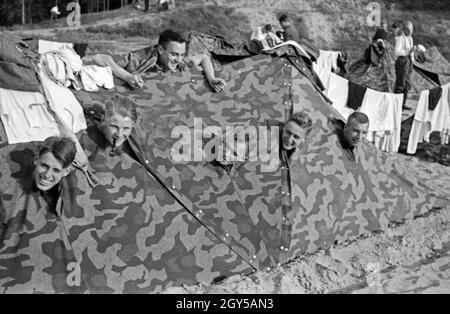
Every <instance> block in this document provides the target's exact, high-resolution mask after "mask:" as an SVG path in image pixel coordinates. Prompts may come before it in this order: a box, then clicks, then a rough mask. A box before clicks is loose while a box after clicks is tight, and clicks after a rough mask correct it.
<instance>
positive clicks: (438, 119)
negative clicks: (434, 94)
mask: <svg viewBox="0 0 450 314" xmlns="http://www.w3.org/2000/svg"><path fill="white" fill-rule="evenodd" d="M449 97H450V84H447V85H445V86H442V94H441V98H440V100H439V102H438V104H437V106H436V107H435V108H434V110H430V106H429V101H430V90H425V91H423V92H422V93H421V94H420V98H419V103H418V105H417V109H416V113H415V115H414V122H413V125H412V127H411V131H410V133H409V140H408V148H407V153H408V154H415V153H416V151H417V146H418V144H419V143H422V142H423V141H425V142H429V141H430V134H431V133H432V132H435V131H438V132H441V133H442V132H444V133H446V131H447V130H450V108H449V105H450V103H449V102H450V99H449ZM444 140H445V139H444Z"/></svg>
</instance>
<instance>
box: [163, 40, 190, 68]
mask: <svg viewBox="0 0 450 314" xmlns="http://www.w3.org/2000/svg"><path fill="white" fill-rule="evenodd" d="M185 53H186V43H179V42H176V41H171V42H169V43H167V44H166V46H165V47H164V46H162V45H159V46H158V63H159V65H160V66H162V67H163V68H164V69H166V70H170V71H173V70H175V69H176V68H177V66H178V64H179V63H180V62H181V60H182V59H183V57H184V54H185Z"/></svg>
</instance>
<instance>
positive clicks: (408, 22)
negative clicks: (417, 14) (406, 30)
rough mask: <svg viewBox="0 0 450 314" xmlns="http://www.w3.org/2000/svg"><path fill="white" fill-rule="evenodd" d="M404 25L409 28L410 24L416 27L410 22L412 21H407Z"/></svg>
mask: <svg viewBox="0 0 450 314" xmlns="http://www.w3.org/2000/svg"><path fill="white" fill-rule="evenodd" d="M403 24H404V25H405V27H406V26H408V25H409V24H411V25H412V26H414V23H413V22H412V21H410V20H407V21H405V22H404V23H403Z"/></svg>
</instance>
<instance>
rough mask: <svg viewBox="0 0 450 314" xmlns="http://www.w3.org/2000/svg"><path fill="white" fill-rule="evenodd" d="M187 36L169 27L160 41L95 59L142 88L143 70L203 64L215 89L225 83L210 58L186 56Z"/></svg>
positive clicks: (222, 87) (97, 62)
mask: <svg viewBox="0 0 450 314" xmlns="http://www.w3.org/2000/svg"><path fill="white" fill-rule="evenodd" d="M185 53H186V41H185V39H184V38H183V37H182V36H181V35H180V34H178V33H177V32H174V31H172V30H170V29H168V30H165V31H163V32H161V34H160V35H159V41H158V44H157V45H156V46H155V47H147V48H144V49H140V50H136V51H133V52H130V53H127V54H123V55H117V56H113V57H111V56H109V55H102V54H99V55H95V56H93V57H92V61H93V62H94V63H95V64H97V65H99V66H109V67H111V69H112V71H113V74H114V75H116V76H117V77H119V78H120V79H122V80H123V81H125V82H127V83H128V84H130V85H131V86H132V87H133V88H141V87H142V86H143V84H144V81H143V79H142V77H141V76H140V74H142V73H148V72H172V71H184V70H186V69H187V68H188V67H192V66H201V67H202V68H203V71H204V72H205V76H206V79H207V80H208V83H209V85H210V86H211V88H212V89H213V90H214V91H215V92H220V91H222V90H223V89H224V87H225V86H226V83H225V81H224V80H223V79H221V78H216V76H215V74H214V67H213V65H212V62H211V60H210V59H209V57H208V56H207V55H205V54H201V55H196V56H191V57H185V56H184V55H185Z"/></svg>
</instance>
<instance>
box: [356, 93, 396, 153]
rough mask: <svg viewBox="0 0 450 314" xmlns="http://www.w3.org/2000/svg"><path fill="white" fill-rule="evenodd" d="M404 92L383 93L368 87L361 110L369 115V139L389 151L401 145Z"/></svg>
mask: <svg viewBox="0 0 450 314" xmlns="http://www.w3.org/2000/svg"><path fill="white" fill-rule="evenodd" d="M402 103H403V94H392V93H383V92H379V91H376V90H372V89H370V88H368V89H367V90H366V93H365V96H364V99H363V102H362V105H361V108H360V109H359V111H360V112H363V113H365V114H366V115H367V116H368V117H369V121H370V125H369V134H368V140H369V141H370V142H372V143H374V144H375V146H377V147H378V148H380V149H382V150H384V151H387V152H397V151H398V149H399V147H400V140H401V136H400V132H401V123H402Z"/></svg>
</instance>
